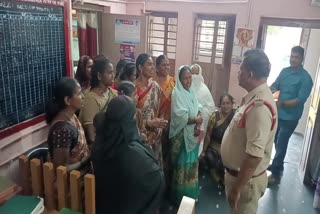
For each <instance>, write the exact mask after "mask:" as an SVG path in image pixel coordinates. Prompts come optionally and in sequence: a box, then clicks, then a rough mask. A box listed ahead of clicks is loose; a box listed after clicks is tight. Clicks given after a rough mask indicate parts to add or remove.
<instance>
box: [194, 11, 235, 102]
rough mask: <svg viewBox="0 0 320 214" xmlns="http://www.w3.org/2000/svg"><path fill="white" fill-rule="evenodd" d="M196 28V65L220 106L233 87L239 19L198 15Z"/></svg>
mask: <svg viewBox="0 0 320 214" xmlns="http://www.w3.org/2000/svg"><path fill="white" fill-rule="evenodd" d="M194 28H195V31H194V42H193V62H194V63H197V64H199V65H200V66H201V68H202V75H203V78H204V80H205V83H206V85H207V86H208V88H209V90H210V91H211V94H212V96H213V98H214V101H215V103H218V102H217V101H218V100H219V97H220V96H221V95H222V94H223V93H224V92H226V91H228V88H229V79H230V68H231V55H232V47H233V43H232V41H233V37H234V29H235V17H234V16H206V15H198V16H197V18H196V20H195V25H194Z"/></svg>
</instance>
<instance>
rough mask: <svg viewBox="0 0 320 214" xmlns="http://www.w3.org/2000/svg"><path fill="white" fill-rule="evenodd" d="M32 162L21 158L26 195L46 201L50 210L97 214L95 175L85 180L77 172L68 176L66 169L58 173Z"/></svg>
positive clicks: (74, 171) (52, 168)
mask: <svg viewBox="0 0 320 214" xmlns="http://www.w3.org/2000/svg"><path fill="white" fill-rule="evenodd" d="M29 160H30V159H29V158H28V157H27V156H25V155H22V156H20V158H19V168H20V174H21V178H22V187H23V189H24V194H25V195H37V196H40V197H43V198H44V204H45V206H46V208H47V210H61V209H63V208H71V209H72V210H74V211H80V212H82V213H85V214H95V177H94V175H92V174H86V175H84V176H82V175H81V174H80V172H79V171H77V170H73V171H71V172H70V173H68V172H67V168H66V167H64V166H59V167H57V168H56V169H55V168H54V166H53V164H52V163H50V162H46V163H42V162H41V161H40V160H39V159H36V158H34V159H32V160H30V161H29ZM68 180H69V181H68ZM83 186H84V190H83V188H82V187H83ZM83 199H84V201H83ZM83 202H84V204H83ZM84 207H85V209H84Z"/></svg>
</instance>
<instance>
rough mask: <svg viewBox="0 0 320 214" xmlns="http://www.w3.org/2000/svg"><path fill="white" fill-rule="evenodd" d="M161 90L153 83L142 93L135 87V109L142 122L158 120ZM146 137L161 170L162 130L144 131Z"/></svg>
mask: <svg viewBox="0 0 320 214" xmlns="http://www.w3.org/2000/svg"><path fill="white" fill-rule="evenodd" d="M161 93H162V91H161V88H160V86H159V84H158V83H157V82H155V81H150V82H149V86H148V87H147V88H146V89H145V90H144V91H142V90H141V88H140V87H139V86H137V95H138V97H139V98H138V103H137V108H138V109H140V111H141V115H142V120H144V121H147V120H149V119H153V118H159V107H160V96H161ZM144 134H145V135H146V136H147V143H148V144H150V145H151V146H152V149H153V152H154V154H155V158H156V159H157V160H158V162H159V164H160V166H161V168H163V157H162V146H161V135H162V129H148V127H146V130H145V131H144Z"/></svg>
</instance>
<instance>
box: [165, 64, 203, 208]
mask: <svg viewBox="0 0 320 214" xmlns="http://www.w3.org/2000/svg"><path fill="white" fill-rule="evenodd" d="M184 67H185V66H182V67H180V68H179V72H178V76H180V72H181V70H182V69H183V68H184ZM201 110H202V108H201V105H200V104H199V103H198V101H197V98H196V96H195V93H194V91H193V88H192V86H191V87H190V88H189V89H184V87H183V85H182V83H181V81H180V80H179V78H177V85H176V86H175V88H174V89H173V92H172V104H171V121H170V131H169V138H170V140H171V161H172V166H173V172H172V182H171V191H170V198H171V200H172V201H173V202H174V203H175V204H176V205H178V204H179V203H180V202H181V199H182V197H183V196H188V197H191V198H193V199H196V200H197V199H198V197H199V184H198V149H199V146H198V137H195V136H194V127H195V124H188V120H189V117H196V116H197V115H198V113H199V111H201Z"/></svg>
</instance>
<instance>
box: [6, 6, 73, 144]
mask: <svg viewBox="0 0 320 214" xmlns="http://www.w3.org/2000/svg"><path fill="white" fill-rule="evenodd" d="M68 10H69V9H68V4H67V0H23V1H18V0H17V1H12V0H9V1H3V0H0V63H1V64H0V139H2V138H4V137H6V136H8V135H10V134H12V133H14V132H17V131H20V130H21V129H24V128H26V127H28V126H30V125H34V124H36V123H39V122H41V121H43V119H44V115H43V114H44V111H45V105H46V102H47V101H48V99H49V97H51V96H52V90H53V88H54V86H55V83H56V82H57V81H58V80H59V79H60V78H61V77H64V76H67V75H70V48H69V47H70V45H69V39H68V38H69V26H70V23H69V22H70V21H69V18H68V17H69V11H68Z"/></svg>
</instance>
